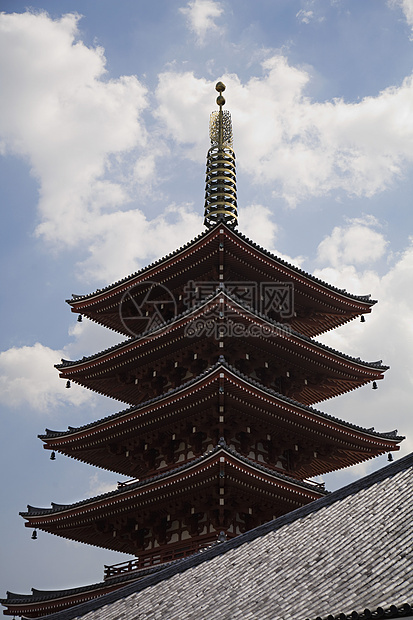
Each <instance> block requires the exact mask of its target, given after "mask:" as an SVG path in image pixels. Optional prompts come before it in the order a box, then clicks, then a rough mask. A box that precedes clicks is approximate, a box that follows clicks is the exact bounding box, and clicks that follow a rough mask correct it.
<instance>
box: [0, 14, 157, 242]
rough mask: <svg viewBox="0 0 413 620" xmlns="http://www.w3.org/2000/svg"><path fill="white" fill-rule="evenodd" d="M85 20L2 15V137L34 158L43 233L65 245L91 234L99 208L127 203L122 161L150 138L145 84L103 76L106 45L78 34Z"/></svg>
mask: <svg viewBox="0 0 413 620" xmlns="http://www.w3.org/2000/svg"><path fill="white" fill-rule="evenodd" d="M78 20H79V17H78V16H77V15H74V14H69V15H65V16H63V17H62V18H61V19H57V20H52V19H51V18H50V17H49V16H48V15H47V14H46V13H40V14H32V13H29V12H26V13H22V14H17V13H15V14H2V15H0V58H1V59H2V60H1V61H0V81H1V83H2V89H3V92H4V93H7V97H2V99H1V100H0V136H1V137H2V139H3V143H4V144H5V145H6V148H7V149H8V150H9V152H12V153H14V154H17V155H19V156H23V157H25V158H27V159H28V161H29V162H30V166H31V170H32V174H33V175H34V176H35V177H36V178H37V179H38V181H39V185H40V200H39V213H40V224H39V226H38V228H37V234H38V235H39V236H41V237H43V238H44V239H45V240H46V241H48V242H50V243H52V244H56V245H58V246H59V247H62V245H67V246H74V245H76V244H77V243H79V242H81V241H83V240H85V239H88V238H89V237H90V236H93V227H94V224H95V221H96V218H97V217H98V216H99V214H100V213H102V212H108V211H111V210H114V209H119V208H120V207H122V206H123V205H124V204H125V203H127V202H129V200H130V198H129V195H128V184H127V182H125V179H124V178H122V175H118V176H120V177H121V178H120V179H119V178H117V172H118V167H119V163H120V162H121V160H122V157H124V156H125V155H127V154H129V153H131V152H132V151H133V150H134V149H135V150H136V149H138V150H139V148H140V149H142V147H143V146H144V145H145V143H146V140H147V134H146V130H145V127H144V125H143V124H142V122H141V120H140V114H141V112H142V110H143V109H144V108H145V107H146V106H147V100H146V97H145V95H146V88H145V87H144V86H143V85H142V84H141V83H140V82H139V81H138V80H137V78H136V77H134V76H123V77H120V78H119V79H116V80H108V79H106V76H105V57H104V52H103V49H102V48H101V47H95V48H88V47H86V46H85V45H84V44H83V43H82V42H81V41H80V40H78V35H79V31H78ZM123 174H124V172H123Z"/></svg>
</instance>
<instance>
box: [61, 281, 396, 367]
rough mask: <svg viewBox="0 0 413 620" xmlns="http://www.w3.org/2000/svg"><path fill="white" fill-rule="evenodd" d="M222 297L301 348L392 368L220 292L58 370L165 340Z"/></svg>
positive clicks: (363, 363) (98, 360)
mask: <svg viewBox="0 0 413 620" xmlns="http://www.w3.org/2000/svg"><path fill="white" fill-rule="evenodd" d="M222 297H223V298H224V300H226V301H227V302H228V305H229V306H230V307H231V308H232V310H236V311H237V312H238V314H240V315H241V316H243V318H244V319H246V320H255V321H258V323H259V324H260V325H263V324H265V325H268V326H269V327H270V328H271V329H274V330H276V331H277V336H279V337H281V338H284V339H289V340H291V338H293V339H295V340H296V341H298V342H300V341H301V342H302V343H303V344H300V346H305V345H311V348H313V350H318V351H321V352H326V353H328V354H329V355H330V356H331V355H333V356H334V357H336V358H338V359H339V360H341V361H340V363H343V361H346V362H350V363H352V364H354V365H356V366H357V367H359V368H369V369H372V370H378V371H386V370H388V369H389V366H384V365H382V361H381V360H379V361H378V362H365V361H362V360H361V359H360V358H354V357H351V356H350V355H346V354H345V353H341V352H340V351H337V350H335V349H333V348H331V347H328V346H327V345H324V344H321V343H320V342H317V341H315V340H313V339H311V338H309V337H308V336H304V335H303V334H300V333H298V332H295V331H294V330H292V329H290V328H288V326H285V325H283V324H282V323H277V322H276V321H272V320H271V319H268V318H267V317H266V316H264V315H262V314H261V313H258V312H254V311H253V310H252V309H251V308H246V307H245V306H243V305H242V304H241V303H240V302H239V301H238V300H237V299H236V298H235V296H233V295H231V294H229V293H228V292H227V291H225V290H218V291H217V292H216V293H215V294H214V295H212V296H211V297H209V298H208V299H206V300H203V301H202V302H201V303H199V304H198V305H197V306H195V307H194V308H190V309H189V310H186V311H185V312H183V313H182V314H180V315H179V316H177V317H174V318H173V319H171V320H170V321H168V322H166V323H163V324H162V325H161V326H160V327H158V328H156V329H154V330H152V331H147V332H144V333H143V334H142V335H140V336H137V337H135V338H132V339H130V340H126V341H124V342H121V343H120V344H117V345H115V346H113V347H110V348H108V349H105V350H103V351H100V352H99V353H95V354H94V355H91V356H89V357H86V358H83V359H82V360H77V361H69V360H64V359H62V363H61V364H56V365H55V368H57V369H58V370H65V372H67V371H68V370H69V369H72V368H75V367H78V368H82V367H83V368H86V367H88V365H89V364H91V365H94V363H95V362H97V363H100V362H101V361H106V360H103V359H102V358H108V356H109V357H110V356H111V355H112V354H114V355H113V357H117V355H122V353H123V352H124V351H127V350H132V349H135V348H136V346H140V344H144V343H146V342H148V341H151V342H153V341H154V340H155V339H156V338H159V337H160V336H162V335H163V334H164V333H165V332H166V331H168V332H171V331H172V330H173V329H177V328H178V327H180V326H181V325H183V324H184V323H185V322H188V321H189V320H191V319H194V318H195V317H196V316H198V315H199V314H202V311H203V310H204V309H205V308H207V307H210V306H214V305H217V304H218V303H220V298H222ZM116 354H117V355H116Z"/></svg>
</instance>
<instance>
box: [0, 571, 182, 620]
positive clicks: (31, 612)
mask: <svg viewBox="0 0 413 620" xmlns="http://www.w3.org/2000/svg"><path fill="white" fill-rule="evenodd" d="M177 561H179V560H174V561H172V562H165V563H164V564H159V565H157V566H151V567H150V568H142V569H138V570H136V569H135V568H134V565H135V564H136V562H135V561H134V560H130V561H129V562H128V563H122V565H121V567H122V568H123V567H125V568H126V570H123V571H122V572H119V574H117V575H116V576H114V577H110V578H106V577H105V580H104V581H101V582H99V583H93V584H89V585H86V586H80V587H78V588H64V589H62V590H38V589H36V588H32V589H31V590H32V591H31V594H17V593H15V592H7V594H6V596H7V598H5V599H0V603H1V604H2V605H4V606H6V607H7V609H5V610H3V614H5V615H8V616H22V617H24V618H39V617H43V616H46V615H48V614H51V613H55V612H57V611H62V610H63V609H68V608H69V607H73V606H74V605H79V604H80V603H83V602H85V601H90V600H92V599H95V598H97V597H99V596H103V595H104V594H108V593H109V592H113V591H114V590H118V589H119V588H123V587H124V586H125V585H126V584H129V583H131V582H132V581H137V580H138V579H142V578H143V577H147V576H149V575H153V574H154V573H157V572H158V571H160V570H162V569H163V568H166V567H168V566H171V565H173V564H174V563H176V562H177ZM117 566H118V565H115V566H114V567H107V568H111V569H112V568H113V569H114V570H116V567H117ZM129 566H130V567H131V569H129ZM128 569H129V570H128Z"/></svg>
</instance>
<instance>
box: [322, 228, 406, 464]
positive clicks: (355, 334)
mask: <svg viewBox="0 0 413 620" xmlns="http://www.w3.org/2000/svg"><path fill="white" fill-rule="evenodd" d="M412 273H413V239H412V240H411V244H410V246H409V247H408V248H407V249H406V250H405V252H404V253H403V254H402V255H401V256H400V258H399V260H398V261H397V262H396V263H395V265H394V266H393V267H392V268H390V269H389V271H388V272H387V273H386V274H385V275H383V276H381V277H380V276H379V275H378V274H377V273H376V272H374V271H372V270H370V271H361V272H360V271H358V270H357V268H356V266H355V265H347V266H344V267H342V266H340V265H338V266H337V267H336V268H333V267H328V268H326V269H320V270H317V271H316V272H315V274H314V275H315V276H317V277H319V278H321V279H322V280H324V281H328V282H331V283H336V284H338V285H339V286H340V287H346V288H347V290H348V291H351V292H354V293H358V294H366V293H371V295H372V298H373V299H378V300H379V303H378V304H377V305H375V306H374V307H373V309H372V314H371V315H367V317H366V322H365V323H360V322H358V321H357V322H352V323H350V324H348V325H346V326H344V327H341V328H340V329H338V330H335V331H334V332H328V333H327V334H325V335H324V336H323V337H322V338H320V340H322V341H323V342H325V343H327V344H329V345H330V346H332V347H334V348H335V349H337V350H339V351H343V352H345V353H348V354H350V355H353V356H354V357H361V358H362V359H364V360H368V361H375V360H378V359H382V360H383V363H384V364H387V365H389V366H390V369H389V370H388V371H387V372H386V374H385V379H384V381H382V382H381V381H380V382H379V385H378V387H379V389H378V390H377V391H373V390H372V389H371V386H366V387H363V388H361V389H359V390H356V391H355V392H352V393H350V394H347V395H345V396H342V397H340V398H338V399H333V400H332V401H329V402H328V403H325V404H324V403H323V410H325V411H327V412H329V413H332V414H333V415H337V416H338V417H340V418H341V419H343V420H347V421H351V422H354V423H356V424H359V425H360V426H364V427H366V428H369V427H371V426H374V427H375V428H376V430H378V431H381V432H385V431H391V430H394V429H397V430H398V431H399V434H401V435H405V436H406V440H405V441H404V442H403V443H402V444H401V453H402V454H407V453H408V452H411V451H412V450H413V416H412V415H411V394H412V391H413V370H412V369H413V350H412V347H411V342H412V338H413V289H412V286H411V279H412ZM372 465H373V464H372ZM372 465H369V466H368V467H371V466H372Z"/></svg>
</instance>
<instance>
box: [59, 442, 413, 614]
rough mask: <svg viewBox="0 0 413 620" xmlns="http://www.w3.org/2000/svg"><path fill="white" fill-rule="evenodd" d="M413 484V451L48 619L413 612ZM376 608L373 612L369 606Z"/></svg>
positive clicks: (372, 608)
mask: <svg viewBox="0 0 413 620" xmlns="http://www.w3.org/2000/svg"><path fill="white" fill-rule="evenodd" d="M412 485H413V454H411V455H409V456H407V457H405V458H403V459H400V460H399V461H396V462H395V463H392V464H391V465H389V466H387V467H385V468H384V469H382V470H380V471H378V472H375V473H374V474H371V475H370V476H367V477H365V478H363V479H361V480H359V481H357V482H355V483H353V484H351V485H349V486H347V487H344V488H343V489H340V490H339V491H336V492H334V493H332V494H330V495H329V496H327V497H323V498H322V499H320V500H317V501H316V502H313V503H312V504H309V505H307V506H304V507H303V508H300V509H298V510H296V511H294V512H291V513H289V514H287V515H284V516H283V517H280V518H279V519H276V520H275V521H271V522H270V523H267V524H265V525H263V526H260V527H259V528H256V529H255V530H251V531H249V532H247V533H246V534H243V535H241V536H238V537H237V538H235V539H232V540H230V541H228V542H226V543H222V544H220V545H218V546H217V547H214V548H211V549H209V550H207V551H205V552H203V553H199V554H196V555H194V556H191V557H189V558H187V559H185V560H182V561H181V562H179V563H177V564H175V565H173V566H170V567H167V568H166V569H164V570H162V571H160V572H159V573H157V574H155V575H150V576H148V577H145V578H144V579H142V580H141V581H139V582H137V583H134V584H130V585H128V586H125V588H122V589H120V590H118V591H116V592H114V593H111V594H108V595H105V596H103V597H101V598H100V599H96V600H94V601H89V602H87V603H84V604H82V605H79V606H77V607H74V608H72V609H68V610H65V611H62V612H60V613H55V614H52V615H49V616H47V618H48V620H74V619H75V618H82V620H139V619H142V620H143V619H145V620H156V619H158V618H162V620H199V619H204V618H214V619H219V620H236V619H238V618H240V619H241V618H242V619H243V620H256V619H257V618H259V619H260V620H305V619H306V618H312V619H314V618H318V619H321V618H323V619H325V618H330V619H331V620H334V619H335V618H342V619H347V618H369V617H371V618H380V617H382V618H395V617H411V613H410V611H411V610H410V608H409V607H408V606H405V607H404V608H403V607H402V606H403V605H404V604H407V603H410V604H411V603H412V599H413V555H412V546H413V527H412V523H413V494H412V488H413V486H412ZM378 608H381V609H380V610H379V611H377V610H378ZM368 609H370V610H371V614H370V615H368V613H367V611H363V610H368ZM398 610H400V613H399V611H398ZM353 612H354V613H353ZM356 612H357V613H356ZM340 614H341V615H340Z"/></svg>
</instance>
